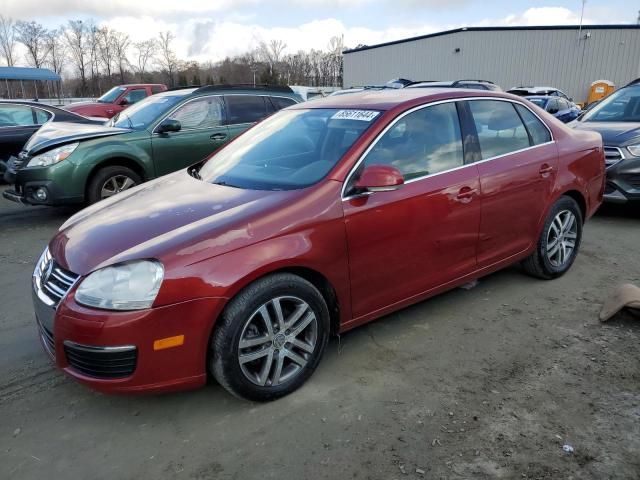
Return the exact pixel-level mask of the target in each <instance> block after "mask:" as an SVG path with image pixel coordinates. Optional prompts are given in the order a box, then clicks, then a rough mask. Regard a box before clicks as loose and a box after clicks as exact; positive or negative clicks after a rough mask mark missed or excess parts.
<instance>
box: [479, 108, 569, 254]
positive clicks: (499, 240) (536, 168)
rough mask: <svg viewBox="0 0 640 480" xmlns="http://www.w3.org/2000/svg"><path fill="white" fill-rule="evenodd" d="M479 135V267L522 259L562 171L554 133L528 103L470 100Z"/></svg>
mask: <svg viewBox="0 0 640 480" xmlns="http://www.w3.org/2000/svg"><path fill="white" fill-rule="evenodd" d="M467 106H468V108H469V111H470V113H471V115H472V118H473V123H474V127H475V129H476V132H477V136H478V146H479V148H480V155H481V159H482V160H481V161H480V162H478V170H479V174H480V188H481V191H482V197H481V200H482V216H481V218H482V220H481V222H480V238H479V242H478V266H479V267H485V266H489V265H492V264H494V263H496V262H499V261H501V260H505V259H507V258H509V257H511V256H514V255H517V254H519V253H521V252H523V251H524V250H526V249H527V248H529V246H530V245H531V243H532V242H533V241H534V240H535V239H536V238H537V235H538V232H537V230H538V225H539V222H540V219H541V218H542V215H543V214H544V212H545V209H546V208H547V205H548V204H549V199H550V196H551V192H552V189H553V184H554V180H555V176H556V172H557V163H558V152H557V149H556V145H555V143H554V142H553V141H552V136H551V132H550V130H549V129H548V128H547V127H546V125H544V123H543V122H542V121H541V120H540V119H539V118H538V117H537V116H536V115H535V114H533V113H532V112H531V110H529V109H528V108H527V107H525V106H524V105H522V104H519V103H513V102H510V101H502V100H493V99H492V100H488V99H487V100H470V101H468V102H467Z"/></svg>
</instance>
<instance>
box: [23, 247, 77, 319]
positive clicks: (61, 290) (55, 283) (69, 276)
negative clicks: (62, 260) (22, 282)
mask: <svg viewBox="0 0 640 480" xmlns="http://www.w3.org/2000/svg"><path fill="white" fill-rule="evenodd" d="M33 275H34V280H35V281H36V288H38V287H39V288H40V291H41V293H42V294H44V295H45V296H46V297H47V298H48V299H49V300H50V301H51V304H52V305H51V306H53V307H56V306H57V305H58V304H59V303H60V300H62V299H63V298H64V296H65V295H66V294H67V292H68V291H69V290H70V289H71V287H72V286H73V284H74V283H75V282H76V280H78V277H79V275H76V274H75V273H73V272H70V271H68V270H65V269H64V268H62V267H61V266H60V265H59V264H58V262H56V261H55V260H54V259H53V257H52V256H51V253H49V249H47V250H45V252H44V253H43V254H42V257H41V258H40V262H39V263H38V265H37V266H36V271H35V272H34V273H33Z"/></svg>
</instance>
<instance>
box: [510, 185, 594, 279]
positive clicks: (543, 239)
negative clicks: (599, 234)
mask: <svg viewBox="0 0 640 480" xmlns="http://www.w3.org/2000/svg"><path fill="white" fill-rule="evenodd" d="M581 240H582V212H581V210H580V207H579V206H578V204H577V203H576V201H575V200H574V199H573V198H571V197H567V196H563V197H560V199H558V201H557V202H556V203H555V204H554V205H553V206H552V207H551V210H550V211H549V215H548V216H547V220H546V222H545V224H544V226H543V228H542V232H541V234H540V237H539V238H538V242H537V244H536V250H535V251H534V252H533V253H532V254H531V255H530V256H529V257H527V258H526V259H524V260H523V262H522V266H523V268H524V270H525V271H526V272H527V273H528V274H530V275H532V276H534V277H538V278H543V279H547V280H548V279H552V278H557V277H559V276H561V275H563V274H565V273H566V272H567V271H568V270H569V268H571V265H572V264H573V261H574V260H575V258H576V255H577V254H578V248H579V247H580V241H581Z"/></svg>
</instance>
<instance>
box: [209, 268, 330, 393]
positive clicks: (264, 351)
mask: <svg viewBox="0 0 640 480" xmlns="http://www.w3.org/2000/svg"><path fill="white" fill-rule="evenodd" d="M300 302H302V303H300ZM276 304H278V305H280V309H281V312H282V318H283V323H280V322H278V320H277V317H278V315H277V308H276ZM305 305H306V307H305ZM265 310H266V314H264V312H265ZM265 315H266V318H265ZM309 318H313V319H312V320H309ZM268 319H270V320H271V333H269V327H268V322H267V320H268ZM307 320H309V321H308V323H307V325H306V326H304V328H302V329H301V330H300V331H299V332H297V333H296V331H297V330H298V329H300V328H301V326H303V325H304V324H305V322H307ZM287 322H291V324H287ZM283 327H284V328H283ZM281 330H285V332H284V335H283V332H282V331H281ZM294 334H295V336H294ZM328 339H329V310H328V308H327V304H326V302H325V300H324V298H323V297H322V295H321V293H320V292H319V291H318V289H317V288H316V287H314V286H313V285H312V284H311V283H310V282H308V281H306V280H304V279H303V278H300V277H298V276H297V275H293V274H289V273H277V274H272V275H269V276H267V277H264V278H261V279H259V280H257V281H255V282H254V283H252V284H251V285H249V286H248V287H246V288H245V289H244V290H242V291H241V292H240V293H239V294H238V295H237V296H236V297H235V298H233V300H231V302H230V303H229V305H227V307H226V308H225V309H224V312H223V313H222V315H221V316H220V318H219V319H218V321H217V324H216V327H215V329H214V332H213V335H212V338H211V342H210V348H211V351H210V355H209V359H210V360H209V369H210V372H211V374H212V375H213V377H214V378H215V379H216V380H217V382H218V383H219V384H220V385H222V386H223V387H224V388H225V389H226V390H228V391H229V392H231V393H232V394H233V395H235V396H237V397H240V398H244V399H247V400H253V401H259V402H265V401H269V400H275V399H277V398H280V397H283V396H285V395H288V394H289V393H291V392H293V391H295V390H296V389H298V388H299V387H300V386H301V385H302V384H303V383H304V382H305V381H306V380H307V379H308V378H309V377H310V376H311V375H312V374H313V372H314V371H315V369H316V367H317V366H318V363H319V362H320V358H321V357H322V354H323V353H324V350H325V348H326V346H327V342H328ZM290 340H291V342H290ZM241 342H242V344H241ZM292 342H294V343H292ZM301 346H304V349H303V348H301ZM252 358H253V359H254V360H248V359H252ZM281 359H282V360H281ZM294 359H295V360H294ZM265 372H266V373H265Z"/></svg>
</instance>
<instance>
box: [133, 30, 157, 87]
mask: <svg viewBox="0 0 640 480" xmlns="http://www.w3.org/2000/svg"><path fill="white" fill-rule="evenodd" d="M133 49H134V51H135V57H136V65H134V68H135V69H136V70H137V72H138V74H139V75H140V81H141V82H144V74H145V72H146V69H147V65H148V64H149V60H151V59H152V58H153V56H154V55H155V54H156V51H157V50H158V44H157V43H156V41H155V40H145V41H143V42H138V43H134V44H133Z"/></svg>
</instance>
